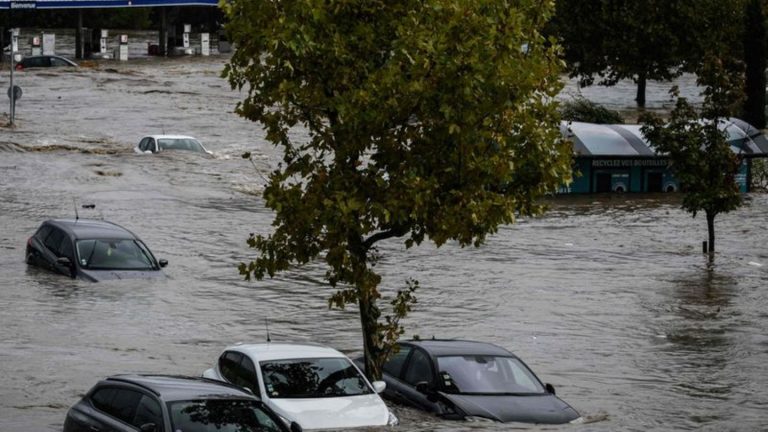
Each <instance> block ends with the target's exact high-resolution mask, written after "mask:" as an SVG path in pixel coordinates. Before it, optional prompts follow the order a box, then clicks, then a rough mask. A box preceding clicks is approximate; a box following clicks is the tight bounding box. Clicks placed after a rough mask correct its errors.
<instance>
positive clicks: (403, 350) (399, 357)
mask: <svg viewBox="0 0 768 432" xmlns="http://www.w3.org/2000/svg"><path fill="white" fill-rule="evenodd" d="M410 353H411V347H410V346H408V345H400V350H399V351H398V352H397V353H395V355H393V356H392V358H390V359H389V361H387V362H386V363H384V372H386V373H388V374H390V375H392V376H393V377H397V378H400V372H402V371H403V363H405V359H406V358H408V354H410Z"/></svg>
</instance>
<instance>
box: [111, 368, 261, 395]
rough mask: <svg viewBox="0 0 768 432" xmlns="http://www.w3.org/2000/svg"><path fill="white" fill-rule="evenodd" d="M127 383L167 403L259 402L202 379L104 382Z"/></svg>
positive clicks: (237, 390) (242, 391)
mask: <svg viewBox="0 0 768 432" xmlns="http://www.w3.org/2000/svg"><path fill="white" fill-rule="evenodd" d="M110 382H126V383H130V384H134V385H137V386H139V387H143V388H145V389H147V390H149V391H151V392H153V393H154V394H156V395H158V396H160V397H162V399H163V400H164V401H166V402H172V401H179V400H192V399H228V398H233V399H243V398H245V399H253V400H259V399H258V398H257V397H255V396H254V395H253V394H251V393H249V392H247V391H246V390H245V389H241V388H240V387H237V386H234V385H232V384H227V383H224V382H221V381H215V380H211V379H207V378H201V377H187V376H177V375H140V374H130V375H115V376H111V377H109V378H107V379H106V380H104V381H102V382H101V383H102V384H105V383H107V384H108V383H110Z"/></svg>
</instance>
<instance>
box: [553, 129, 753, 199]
mask: <svg viewBox="0 0 768 432" xmlns="http://www.w3.org/2000/svg"><path fill="white" fill-rule="evenodd" d="M640 128H641V125H606V124H593V123H580V122H563V123H561V125H560V132H561V133H562V134H563V137H565V138H566V139H567V140H568V141H570V142H571V143H572V145H573V151H574V160H575V167H576V170H577V171H578V174H577V175H574V178H573V183H571V185H570V187H568V188H567V190H563V191H562V192H564V193H603V192H616V193H621V192H676V191H678V190H680V187H681V185H680V184H679V182H678V181H677V179H676V178H675V177H674V175H673V173H672V171H670V170H669V168H668V166H667V165H668V160H667V158H666V157H665V156H664V155H660V154H658V153H656V152H655V151H654V150H653V148H652V147H650V146H649V145H648V142H647V141H646V140H645V138H644V137H643V135H642V133H641V132H640ZM720 128H721V129H722V130H724V131H725V132H726V134H727V135H728V141H729V143H730V144H731V149H732V150H733V151H734V153H738V154H740V155H742V156H743V161H742V164H741V168H740V172H739V175H738V176H737V178H736V182H737V183H738V184H739V189H740V190H741V191H742V192H749V184H750V181H749V180H750V175H751V166H752V158H755V157H766V156H768V139H767V138H766V137H765V136H764V135H763V134H762V133H761V132H760V131H759V130H758V129H755V128H754V127H752V126H751V125H749V124H748V123H746V122H744V121H743V120H739V119H736V118H729V119H727V120H725V121H723V122H721V124H720ZM575 174H576V173H575Z"/></svg>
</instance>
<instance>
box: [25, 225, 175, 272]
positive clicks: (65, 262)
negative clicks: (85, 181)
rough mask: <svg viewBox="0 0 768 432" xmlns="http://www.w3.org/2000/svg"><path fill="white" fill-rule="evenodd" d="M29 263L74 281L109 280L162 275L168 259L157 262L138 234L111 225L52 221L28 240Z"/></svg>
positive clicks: (27, 254) (41, 226)
mask: <svg viewBox="0 0 768 432" xmlns="http://www.w3.org/2000/svg"><path fill="white" fill-rule="evenodd" d="M26 261H27V264H29V265H33V266H37V267H42V268H46V269H48V270H51V271H53V272H56V273H61V274H64V275H67V276H69V277H71V278H81V279H85V280H89V281H93V282H97V281H100V280H107V279H127V278H153V277H161V276H163V272H162V271H161V270H160V269H161V267H165V266H166V265H168V261H166V260H162V259H161V260H157V259H155V256H154V255H152V252H150V250H149V248H148V247H147V245H145V244H144V242H143V241H141V239H139V238H138V237H137V236H136V235H135V234H133V233H132V232H130V231H128V230H127V229H125V228H123V227H121V226H120V225H117V224H114V223H112V222H107V221H102V220H95V219H51V220H47V221H45V222H43V223H42V225H40V228H38V229H37V231H36V232H35V234H34V235H33V236H32V237H30V238H29V240H28V241H27V250H26Z"/></svg>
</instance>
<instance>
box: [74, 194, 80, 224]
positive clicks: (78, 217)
mask: <svg viewBox="0 0 768 432" xmlns="http://www.w3.org/2000/svg"><path fill="white" fill-rule="evenodd" d="M72 205H73V206H75V222H77V221H78V220H79V219H80V215H79V214H77V201H76V200H75V197H72Z"/></svg>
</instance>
